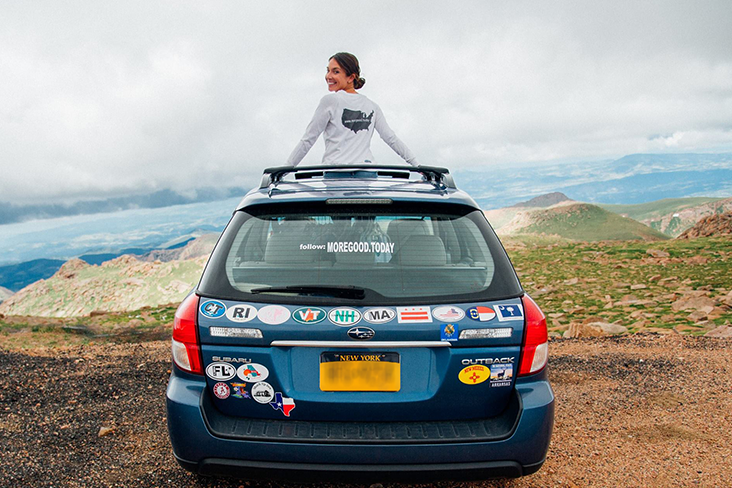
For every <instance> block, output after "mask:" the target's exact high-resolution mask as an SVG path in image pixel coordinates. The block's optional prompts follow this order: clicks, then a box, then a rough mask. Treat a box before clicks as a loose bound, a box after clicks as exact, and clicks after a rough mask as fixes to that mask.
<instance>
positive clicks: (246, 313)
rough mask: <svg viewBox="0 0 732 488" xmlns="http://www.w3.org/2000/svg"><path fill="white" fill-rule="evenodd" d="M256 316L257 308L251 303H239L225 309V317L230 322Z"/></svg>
mask: <svg viewBox="0 0 732 488" xmlns="http://www.w3.org/2000/svg"><path fill="white" fill-rule="evenodd" d="M256 316H257V309H256V308H255V307H252V306H251V305H246V304H244V303H240V304H238V305H234V306H231V307H229V308H228V309H227V310H226V318H227V319H229V320H231V321H232V322H240V323H241V322H249V321H250V320H253V319H254V318H255V317H256Z"/></svg>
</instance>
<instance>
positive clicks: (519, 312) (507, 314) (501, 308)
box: [496, 304, 524, 322]
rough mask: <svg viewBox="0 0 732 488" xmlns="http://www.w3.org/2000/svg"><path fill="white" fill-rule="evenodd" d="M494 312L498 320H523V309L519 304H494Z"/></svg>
mask: <svg viewBox="0 0 732 488" xmlns="http://www.w3.org/2000/svg"><path fill="white" fill-rule="evenodd" d="M496 313H497V314H498V321H499V322H508V321H509V320H524V311H523V309H522V308H521V305H518V304H517V305H496Z"/></svg>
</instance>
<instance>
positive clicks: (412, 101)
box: [0, 1, 732, 203]
mask: <svg viewBox="0 0 732 488" xmlns="http://www.w3.org/2000/svg"><path fill="white" fill-rule="evenodd" d="M730 14H732V4H729V2H726V1H720V2H703V3H701V4H697V3H694V4H691V3H689V4H686V3H678V2H642V4H639V3H638V2H623V3H617V2H612V3H608V2H584V1H583V2H551V3H549V2H511V3H489V2H482V1H466V2H460V3H459V4H454V3H453V4H446V3H444V2H436V1H433V2H428V1H425V2H414V3H398V4H395V3H394V2H386V1H374V2H369V3H367V4H353V5H351V4H349V5H347V6H346V5H344V4H343V3H342V2H334V1H329V2H319V3H317V4H312V3H303V2H277V1H273V2H260V3H254V2H238V1H237V2H234V1H231V2H224V1H220V2H207V3H200V2H174V3H171V2H118V3H113V4H108V3H104V4H102V3H99V2H91V1H87V2H83V1H78V2H72V3H66V2H65V3H64V5H63V6H61V5H60V4H58V3H56V2H22V3H15V4H11V6H9V7H4V12H3V15H2V16H1V17H0V93H2V96H0V165H1V170H2V174H3V178H2V179H0V201H13V202H21V203H22V202H37V201H44V200H45V199H46V198H48V197H53V198H84V197H92V196H94V197H96V196H101V195H104V194H124V193H128V192H130V191H150V190H155V189H160V188H173V189H178V190H183V191H189V190H191V189H194V188H196V187H198V186H208V185H217V184H223V185H231V184H251V183H253V182H254V181H256V180H257V179H258V175H259V174H260V172H261V169H262V168H264V167H266V166H271V165H280V164H282V163H283V161H284V160H285V158H286V157H287V156H288V155H289V152H290V151H291V149H292V148H293V147H294V145H295V143H296V142H297V140H298V139H299V138H300V137H301V135H302V133H303V131H304V129H305V126H306V125H307V123H308V121H309V119H310V116H311V115H312V112H313V110H314V109H315V106H316V105H317V103H318V100H319V98H320V97H321V96H322V95H324V94H325V93H326V89H325V84H324V82H323V80H322V76H323V73H324V68H325V65H326V63H327V58H328V56H330V55H331V54H333V53H334V52H336V51H341V50H346V51H351V52H354V53H355V54H356V55H358V56H359V58H360V59H361V63H362V67H363V74H364V76H365V77H366V79H367V84H366V87H365V88H364V89H363V92H362V93H364V94H366V95H367V96H369V97H372V98H373V99H374V100H375V101H377V102H378V103H379V104H380V105H381V107H382V109H383V110H384V112H385V114H386V115H387V118H388V120H389V123H390V125H391V126H392V127H393V128H394V129H395V131H396V132H397V134H399V136H400V137H401V138H402V139H403V140H404V141H405V142H406V143H407V144H408V145H409V146H410V147H411V148H412V149H413V151H414V152H415V153H417V155H418V157H419V159H420V161H421V162H422V163H423V164H440V165H447V166H450V167H453V168H457V167H467V166H479V165H488V164H494V165H498V166H500V167H508V165H509V164H510V163H514V162H522V161H544V160H552V159H578V158H605V157H612V156H619V155H623V154H628V153H633V152H658V151H704V150H730V149H732V85H731V84H730V83H729V80H730V79H732V52H730V51H729V49H728V47H729V45H732V32H730V30H729V28H728V21H727V19H729V18H730ZM658 134H663V135H662V136H659V135H658ZM373 146H374V153H375V156H376V158H377V159H378V160H381V161H384V162H397V161H398V157H397V156H396V155H395V154H394V153H392V152H391V150H390V149H388V148H387V147H386V146H385V145H384V144H383V143H381V142H380V141H379V140H378V138H377V137H375V138H374V143H373ZM321 155H322V143H319V144H318V145H316V147H315V148H313V149H312V150H311V153H310V154H309V155H308V158H307V159H306V161H318V160H319V158H320V156H321Z"/></svg>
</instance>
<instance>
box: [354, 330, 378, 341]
mask: <svg viewBox="0 0 732 488" xmlns="http://www.w3.org/2000/svg"><path fill="white" fill-rule="evenodd" d="M374 335H376V332H374V329H372V328H371V327H351V328H350V329H348V337H350V338H351V339H355V340H357V341H367V340H369V339H372V338H373V337H374Z"/></svg>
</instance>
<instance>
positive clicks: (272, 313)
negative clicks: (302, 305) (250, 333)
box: [257, 305, 290, 325]
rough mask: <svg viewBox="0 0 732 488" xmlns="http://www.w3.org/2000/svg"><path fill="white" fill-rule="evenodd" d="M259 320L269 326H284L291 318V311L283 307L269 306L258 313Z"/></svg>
mask: <svg viewBox="0 0 732 488" xmlns="http://www.w3.org/2000/svg"><path fill="white" fill-rule="evenodd" d="M257 317H258V318H259V320H261V321H262V322H264V323H265V324H269V325H279V324H284V323H285V322H287V321H288V320H289V318H290V311H289V310H287V309H286V308H285V307H283V306H281V305H267V306H266V307H262V308H260V309H259V312H257Z"/></svg>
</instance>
